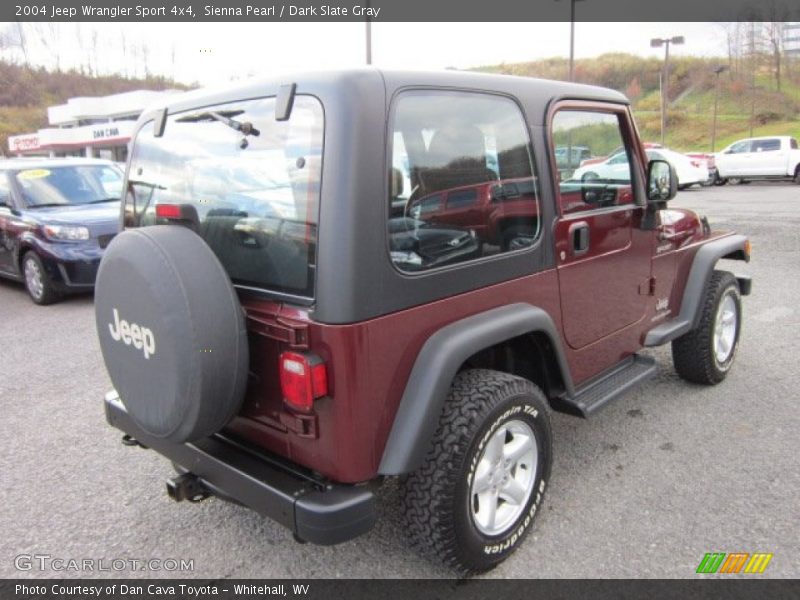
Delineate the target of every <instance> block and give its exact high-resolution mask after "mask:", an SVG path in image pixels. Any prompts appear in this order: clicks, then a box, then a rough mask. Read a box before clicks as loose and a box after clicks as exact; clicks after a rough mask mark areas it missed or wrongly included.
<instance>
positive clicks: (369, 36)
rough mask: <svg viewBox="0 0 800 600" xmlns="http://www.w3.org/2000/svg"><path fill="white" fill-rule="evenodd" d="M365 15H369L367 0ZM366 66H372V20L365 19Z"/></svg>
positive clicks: (368, 2) (368, 0) (368, 1)
mask: <svg viewBox="0 0 800 600" xmlns="http://www.w3.org/2000/svg"><path fill="white" fill-rule="evenodd" d="M366 4H367V14H369V13H370V11H369V8H370V0H367V3H366ZM366 33H367V64H368V65H371V64H372V19H371V18H370V17H367V32H366Z"/></svg>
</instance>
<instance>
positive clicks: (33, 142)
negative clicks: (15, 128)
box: [8, 133, 39, 152]
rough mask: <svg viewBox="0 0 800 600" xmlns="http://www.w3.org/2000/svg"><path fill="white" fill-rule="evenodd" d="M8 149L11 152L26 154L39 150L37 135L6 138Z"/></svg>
mask: <svg viewBox="0 0 800 600" xmlns="http://www.w3.org/2000/svg"><path fill="white" fill-rule="evenodd" d="M8 148H9V150H11V151H12V152H26V151H30V150H38V149H39V134H37V133H30V134H26V135H15V136H11V137H9V138H8Z"/></svg>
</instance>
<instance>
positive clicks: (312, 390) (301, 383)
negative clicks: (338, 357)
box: [280, 352, 328, 412]
mask: <svg viewBox="0 0 800 600" xmlns="http://www.w3.org/2000/svg"><path fill="white" fill-rule="evenodd" d="M280 371H281V373H280V377H281V392H282V393H283V401H284V402H285V403H286V405H287V406H288V407H289V408H291V409H293V410H298V411H301V412H310V411H311V409H312V408H313V406H314V400H315V399H317V398H321V397H323V396H327V395H328V370H327V368H326V367H325V363H324V362H322V359H321V358H319V357H318V356H315V355H313V354H307V353H300V352H284V353H282V354H281V357H280Z"/></svg>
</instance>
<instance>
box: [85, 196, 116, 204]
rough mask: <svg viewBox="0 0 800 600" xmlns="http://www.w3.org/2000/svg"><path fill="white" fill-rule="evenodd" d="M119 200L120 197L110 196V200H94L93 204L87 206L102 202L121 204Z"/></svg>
mask: <svg viewBox="0 0 800 600" xmlns="http://www.w3.org/2000/svg"><path fill="white" fill-rule="evenodd" d="M119 200H120V198H119V197H117V198H115V197H113V196H110V197H108V198H100V199H99V200H92V201H91V202H87V204H100V203H102V202H119Z"/></svg>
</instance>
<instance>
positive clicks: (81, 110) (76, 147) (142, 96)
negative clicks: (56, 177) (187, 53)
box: [8, 90, 180, 162]
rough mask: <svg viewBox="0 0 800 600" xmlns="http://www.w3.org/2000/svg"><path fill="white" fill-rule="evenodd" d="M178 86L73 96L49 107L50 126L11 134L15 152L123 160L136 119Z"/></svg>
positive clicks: (48, 118) (10, 146)
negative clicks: (94, 96)
mask: <svg viewBox="0 0 800 600" xmlns="http://www.w3.org/2000/svg"><path fill="white" fill-rule="evenodd" d="M175 93H180V92H178V91H177V90H166V91H162V92H154V91H149V90H137V91H133V92H124V93H122V94H114V95H112V96H103V97H99V98H84V97H82V98H70V99H69V100H67V103H66V104H61V105H59V106H51V107H49V108H48V109H47V120H48V122H49V123H50V126H49V127H47V128H45V129H40V130H39V131H37V132H35V133H23V134H21V135H13V136H10V137H9V138H8V151H9V153H10V154H11V155H14V156H50V157H56V156H89V157H95V158H106V159H108V160H114V161H120V162H121V161H124V160H126V159H127V157H128V142H129V141H130V139H131V136H132V134H133V128H134V126H135V125H136V119H138V118H139V115H140V114H142V112H143V111H144V110H146V109H147V108H148V107H149V106H150V105H151V104H153V103H154V102H157V101H158V100H159V99H161V98H163V97H164V96H166V95H170V94H175Z"/></svg>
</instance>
